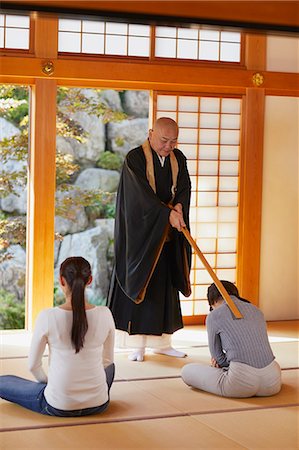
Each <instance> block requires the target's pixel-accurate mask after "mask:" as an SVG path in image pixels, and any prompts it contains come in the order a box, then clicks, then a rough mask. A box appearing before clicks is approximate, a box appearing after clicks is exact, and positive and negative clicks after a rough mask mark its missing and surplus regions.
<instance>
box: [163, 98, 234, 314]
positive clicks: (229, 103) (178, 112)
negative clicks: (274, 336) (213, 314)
mask: <svg viewBox="0 0 299 450" xmlns="http://www.w3.org/2000/svg"><path fill="white" fill-rule="evenodd" d="M240 115H241V99H239V98H218V97H198V96H186V95H162V94H158V95H157V97H156V117H157V118H158V117H165V116H166V117H171V118H173V119H174V120H176V121H177V123H178V125H179V140H178V148H179V149H180V150H182V152H183V153H184V154H185V156H186V157H187V160H188V168H189V174H190V177H191V182H192V197H191V210H190V222H191V234H192V236H193V238H194V239H195V240H196V242H197V245H198V246H199V248H200V249H201V251H202V252H203V253H204V255H205V257H206V259H207V260H208V262H209V263H210V265H211V266H212V268H213V269H214V270H215V271H216V274H217V276H218V278H220V279H222V280H223V279H225V280H229V281H232V282H235V281H236V252H237V230H238V192H239V145H240V122H241V120H240ZM211 282H212V280H211V277H210V276H209V274H208V272H207V271H206V270H205V269H204V267H203V266H202V264H201V262H200V260H199V259H198V258H197V257H196V256H195V255H194V254H193V263H192V271H191V283H192V295H191V297H189V298H184V297H181V306H182V312H183V315H185V316H194V315H196V316H197V315H203V314H206V313H207V312H208V305H207V301H206V292H207V288H208V286H209V284H210V283H211Z"/></svg>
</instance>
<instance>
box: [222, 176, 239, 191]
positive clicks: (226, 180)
mask: <svg viewBox="0 0 299 450" xmlns="http://www.w3.org/2000/svg"><path fill="white" fill-rule="evenodd" d="M238 187H239V178H237V177H220V178H219V191H237V190H238Z"/></svg>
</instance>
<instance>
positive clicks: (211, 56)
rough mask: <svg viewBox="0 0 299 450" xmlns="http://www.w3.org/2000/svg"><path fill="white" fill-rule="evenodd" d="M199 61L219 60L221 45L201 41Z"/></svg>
mask: <svg viewBox="0 0 299 450" xmlns="http://www.w3.org/2000/svg"><path fill="white" fill-rule="evenodd" d="M199 59H202V60H206V61H218V60H219V43H218V42H209V41H200V44H199Z"/></svg>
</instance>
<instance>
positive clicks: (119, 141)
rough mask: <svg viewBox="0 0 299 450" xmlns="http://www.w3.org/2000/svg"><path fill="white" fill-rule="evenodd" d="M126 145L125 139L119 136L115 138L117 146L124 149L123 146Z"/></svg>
mask: <svg viewBox="0 0 299 450" xmlns="http://www.w3.org/2000/svg"><path fill="white" fill-rule="evenodd" d="M124 143H125V140H124V138H123V137H120V136H117V137H116V138H115V144H116V145H117V146H118V147H122V146H123V145H124Z"/></svg>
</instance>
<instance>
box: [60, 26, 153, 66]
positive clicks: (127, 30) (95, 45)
mask: <svg viewBox="0 0 299 450" xmlns="http://www.w3.org/2000/svg"><path fill="white" fill-rule="evenodd" d="M58 51H59V52H68V53H90V54H100V55H101V54H102V55H117V56H143V57H149V52H150V26H149V25H135V24H129V23H117V22H101V21H98V20H72V19H59V32H58Z"/></svg>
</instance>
